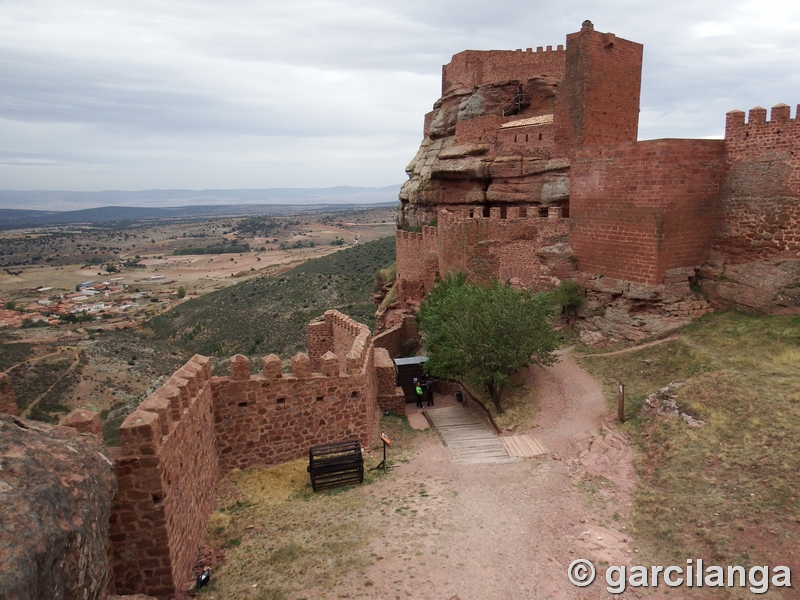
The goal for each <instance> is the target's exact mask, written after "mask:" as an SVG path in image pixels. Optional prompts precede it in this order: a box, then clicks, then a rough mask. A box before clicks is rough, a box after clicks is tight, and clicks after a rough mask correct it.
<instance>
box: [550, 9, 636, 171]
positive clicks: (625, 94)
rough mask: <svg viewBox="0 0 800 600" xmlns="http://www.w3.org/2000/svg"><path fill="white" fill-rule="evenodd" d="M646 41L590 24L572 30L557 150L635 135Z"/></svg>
mask: <svg viewBox="0 0 800 600" xmlns="http://www.w3.org/2000/svg"><path fill="white" fill-rule="evenodd" d="M642 52H643V46H642V45H641V44H637V43H636V42H631V41H628V40H624V39H622V38H618V37H616V36H615V35H614V34H613V33H600V32H596V31H595V30H594V27H593V26H592V25H591V24H586V25H584V26H583V27H582V28H581V30H580V31H579V32H577V33H573V34H570V35H568V36H567V51H566V66H565V75H564V81H563V83H562V84H561V85H560V86H559V89H558V96H557V98H556V114H555V125H556V133H555V141H556V145H557V148H558V149H557V152H558V156H569V155H570V153H571V151H572V150H573V149H574V148H578V147H580V146H592V145H597V144H609V143H614V142H625V141H635V140H636V137H637V134H638V129H639V97H640V90H641V81H642Z"/></svg>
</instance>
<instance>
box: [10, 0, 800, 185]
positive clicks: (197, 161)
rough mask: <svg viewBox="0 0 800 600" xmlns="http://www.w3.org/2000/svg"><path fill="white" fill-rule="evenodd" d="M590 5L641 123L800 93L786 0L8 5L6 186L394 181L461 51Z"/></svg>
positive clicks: (674, 121)
mask: <svg viewBox="0 0 800 600" xmlns="http://www.w3.org/2000/svg"><path fill="white" fill-rule="evenodd" d="M587 18H588V19H590V20H592V21H593V22H594V23H595V26H596V28H597V29H599V30H601V31H613V32H614V33H616V34H618V35H620V36H621V37H624V38H627V39H631V40H634V41H637V42H640V43H643V44H644V45H645V63H644V73H643V85H642V113H641V120H640V137H642V138H652V137H705V136H713V135H721V134H722V131H723V127H724V119H725V112H727V111H729V110H731V109H734V108H740V109H744V110H747V109H748V108H750V107H752V106H755V105H757V104H761V105H764V106H767V107H769V106H771V105H772V104H776V103H778V102H786V103H788V104H793V103H794V104H796V103H797V102H799V101H800V77H798V75H797V74H795V69H794V67H793V65H795V64H797V62H798V59H800V7H797V8H796V7H795V6H794V5H793V4H789V3H787V2H781V1H780V0H762V2H761V4H760V5H759V6H758V7H756V6H755V5H753V4H750V3H748V2H745V1H744V0H738V1H736V0H735V1H733V2H729V1H725V2H723V1H722V0H711V1H706V2H696V1H691V2H690V1H687V0H676V1H674V2H670V3H661V4H653V3H651V2H642V1H633V0H609V1H608V2H603V3H602V6H600V5H599V4H598V3H596V2H588V0H580V1H565V2H562V3H558V4H555V3H550V4H543V3H533V2H530V1H529V0H513V1H509V2H501V3H486V2H484V1H480V2H478V1H477V0H437V1H436V2H429V1H424V2H423V1H422V0H408V1H404V2H401V1H398V0H373V1H372V2H369V3H366V2H363V1H356V0H340V1H336V2H334V1H329V0H296V1H294V2H291V3H289V2H277V1H275V0H271V1H266V2H265V1H263V0H261V1H256V0H239V1H234V2H229V3H225V4H221V3H219V2H217V1H215V0H172V1H168V2H158V3H156V2H127V1H123V0H109V1H108V2H103V3H102V4H98V3H97V2H94V1H93V0H92V1H90V0H67V2H56V0H29V1H28V2H24V3H23V2H6V3H2V2H0V157H2V158H1V159H0V182H3V184H2V185H0V187H15V186H16V187H19V188H20V189H26V188H27V189H31V188H36V187H41V186H42V184H43V182H45V183H46V184H47V185H49V186H52V187H56V188H58V187H67V186H69V187H71V188H72V189H102V188H104V187H113V188H128V189H137V188H139V189H142V188H152V187H191V188H197V187H226V186H229V187H274V186H278V185H280V186H315V187H317V186H320V187H321V186H327V185H343V184H349V185H387V184H392V183H399V182H400V181H402V180H403V178H404V177H405V175H404V173H403V168H404V166H405V165H406V163H407V162H408V160H410V158H411V157H412V156H413V155H414V153H415V151H416V146H417V144H418V143H419V140H420V138H421V130H422V119H423V115H424V113H425V112H427V111H428V110H430V108H431V105H432V104H433V102H434V101H435V100H436V99H437V97H438V95H439V91H440V90H439V85H440V74H441V65H442V64H443V63H446V62H447V61H449V59H450V57H451V56H452V55H453V54H455V53H457V52H459V51H461V50H464V49H467V48H472V49H492V48H499V49H514V48H526V47H536V46H546V45H553V46H555V45H557V44H563V43H564V39H565V36H566V34H567V33H570V32H573V31H576V30H577V29H578V28H579V27H580V23H581V22H582V21H583V20H584V19H587ZM793 111H794V109H793ZM37 161H42V162H41V165H40V166H38V167H37V164H38V163H37ZM45 165H47V166H45ZM193 178H194V180H195V181H196V182H195V183H193ZM8 182H11V183H13V185H12V184H11V183H8Z"/></svg>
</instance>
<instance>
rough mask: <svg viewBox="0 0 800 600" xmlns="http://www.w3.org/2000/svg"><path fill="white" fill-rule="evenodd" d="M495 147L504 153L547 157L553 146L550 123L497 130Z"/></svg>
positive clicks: (553, 138)
mask: <svg viewBox="0 0 800 600" xmlns="http://www.w3.org/2000/svg"><path fill="white" fill-rule="evenodd" d="M496 144H497V147H498V148H500V149H502V154H504V155H508V154H511V155H515V156H525V157H532V158H540V159H545V160H546V159H548V158H550V155H551V154H552V152H553V148H554V147H555V128H554V127H553V125H552V124H549V125H537V126H530V127H509V128H505V129H500V130H498V132H497V141H496Z"/></svg>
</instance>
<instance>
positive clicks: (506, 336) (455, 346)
mask: <svg viewBox="0 0 800 600" xmlns="http://www.w3.org/2000/svg"><path fill="white" fill-rule="evenodd" d="M552 312H553V303H552V300H551V299H550V297H549V296H548V295H547V294H533V293H531V291H530V290H516V289H514V288H512V287H510V286H508V285H504V284H501V283H500V282H499V281H498V280H494V281H493V282H492V284H491V285H488V286H484V285H477V284H473V283H470V282H468V281H467V279H466V276H465V275H464V274H462V273H458V274H455V275H448V276H447V277H445V279H444V280H443V281H441V282H439V283H438V284H437V285H436V286H435V287H434V288H433V289H432V290H431V291H430V293H429V294H428V296H427V297H426V298H425V300H424V301H423V302H422V304H421V305H420V309H419V312H418V313H417V319H418V321H419V329H420V332H421V333H422V342H423V344H424V345H425V348H426V350H427V353H428V362H427V363H425V365H426V369H427V371H428V372H429V373H431V374H433V375H436V376H439V377H448V378H455V379H458V380H460V381H464V380H466V381H471V382H475V383H478V384H480V385H482V386H484V387H485V388H486V391H487V392H488V394H489V397H490V398H491V400H492V402H493V403H494V406H495V408H496V409H497V412H499V413H502V412H503V407H502V404H501V398H502V395H503V391H504V390H505V389H506V388H507V387H508V386H509V385H510V383H511V376H512V375H513V374H514V373H516V372H517V371H519V370H520V369H522V368H523V367H526V366H528V365H531V364H539V365H549V364H552V363H553V362H554V361H555V357H554V355H553V351H554V350H555V349H556V348H557V346H558V341H559V339H558V336H557V335H556V332H555V330H554V329H553V328H552V326H551V325H550V323H549V318H550V316H551V315H552Z"/></svg>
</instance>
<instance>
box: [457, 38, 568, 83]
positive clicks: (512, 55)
mask: <svg viewBox="0 0 800 600" xmlns="http://www.w3.org/2000/svg"><path fill="white" fill-rule="evenodd" d="M564 61H565V56H564V47H563V46H560V45H559V46H558V47H557V48H556V49H555V50H553V47H552V46H548V47H547V49H544V48H541V47H539V48H537V49H536V52H534V51H533V49H532V48H528V49H527V50H526V51H525V52H523V51H522V50H516V51H515V50H465V51H464V52H459V53H458V54H456V55H455V56H453V59H452V60H451V61H450V62H449V63H448V64H446V65H444V67H442V95H444V93H445V92H446V91H447V90H448V89H449V88H451V87H459V88H472V87H475V86H479V85H485V84H487V83H496V82H499V81H507V80H518V81H521V82H524V81H527V80H528V79H530V78H532V77H539V76H542V75H547V76H549V77H558V78H561V77H563V74H564Z"/></svg>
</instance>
